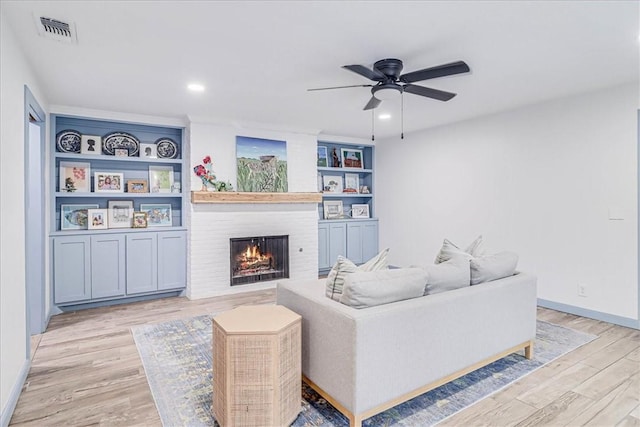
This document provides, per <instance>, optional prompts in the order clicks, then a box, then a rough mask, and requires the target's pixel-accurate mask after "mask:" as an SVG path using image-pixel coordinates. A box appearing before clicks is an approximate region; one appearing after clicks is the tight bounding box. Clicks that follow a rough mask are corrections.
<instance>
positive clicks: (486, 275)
mask: <svg viewBox="0 0 640 427" xmlns="http://www.w3.org/2000/svg"><path fill="white" fill-rule="evenodd" d="M517 265H518V255H517V254H515V253H513V252H506V251H505V252H499V253H497V254H493V255H487V256H484V257H477V258H473V259H472V260H471V262H470V266H471V284H472V285H478V284H480V283H484V282H489V281H491V280H497V279H502V278H503V277H508V276H512V275H513V274H514V273H515V271H516V266H517Z"/></svg>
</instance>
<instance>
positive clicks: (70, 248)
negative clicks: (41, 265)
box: [53, 236, 91, 304]
mask: <svg viewBox="0 0 640 427" xmlns="http://www.w3.org/2000/svg"><path fill="white" fill-rule="evenodd" d="M90 254H91V248H90V239H89V236H62V237H55V238H54V239H53V293H54V301H55V303H56V304H63V303H68V302H75V301H85V300H88V299H90V298H91V259H90V258H91V256H90Z"/></svg>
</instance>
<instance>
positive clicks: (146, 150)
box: [140, 144, 158, 159]
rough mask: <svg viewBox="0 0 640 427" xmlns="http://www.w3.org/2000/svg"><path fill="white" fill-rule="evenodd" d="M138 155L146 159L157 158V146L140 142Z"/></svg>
mask: <svg viewBox="0 0 640 427" xmlns="http://www.w3.org/2000/svg"><path fill="white" fill-rule="evenodd" d="M140 157H144V158H146V159H157V158H158V147H157V146H156V144H140Z"/></svg>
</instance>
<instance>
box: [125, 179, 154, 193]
mask: <svg viewBox="0 0 640 427" xmlns="http://www.w3.org/2000/svg"><path fill="white" fill-rule="evenodd" d="M127 192H128V193H148V192H149V184H148V182H147V180H146V179H130V180H128V181H127Z"/></svg>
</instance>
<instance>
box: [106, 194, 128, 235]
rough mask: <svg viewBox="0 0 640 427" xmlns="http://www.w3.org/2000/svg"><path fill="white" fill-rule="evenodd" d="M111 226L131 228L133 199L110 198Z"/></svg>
mask: <svg viewBox="0 0 640 427" xmlns="http://www.w3.org/2000/svg"><path fill="white" fill-rule="evenodd" d="M108 206H109V219H108V221H109V228H131V224H132V221H133V200H109V203H108Z"/></svg>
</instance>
